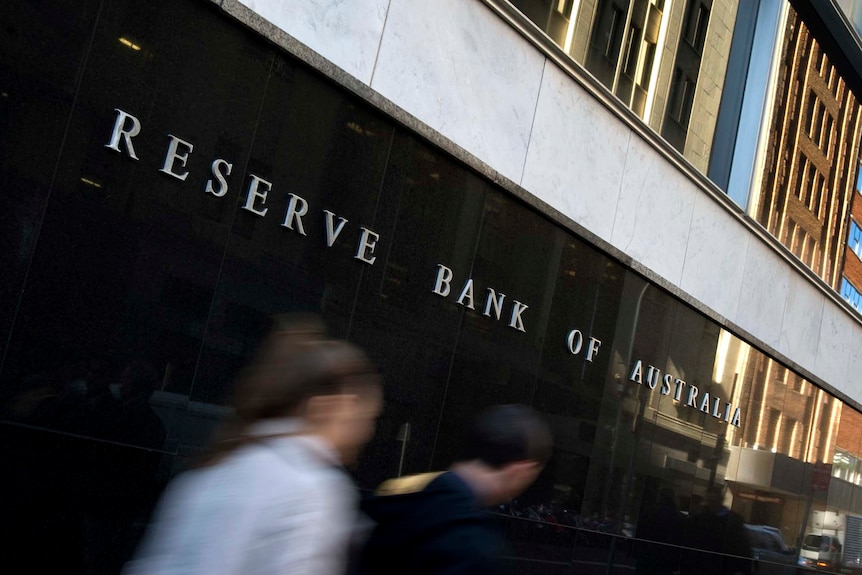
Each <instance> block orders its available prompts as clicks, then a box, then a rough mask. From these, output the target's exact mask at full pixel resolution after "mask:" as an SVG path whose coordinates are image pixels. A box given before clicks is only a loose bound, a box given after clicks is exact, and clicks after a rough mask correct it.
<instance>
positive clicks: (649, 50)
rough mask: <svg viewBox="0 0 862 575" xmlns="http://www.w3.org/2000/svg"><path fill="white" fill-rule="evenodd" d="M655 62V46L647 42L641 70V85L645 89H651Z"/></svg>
mask: <svg viewBox="0 0 862 575" xmlns="http://www.w3.org/2000/svg"><path fill="white" fill-rule="evenodd" d="M654 62H655V44H653V43H652V42H647V44H646V48H645V49H644V65H643V69H641V77H640V80H639V82H638V83H639V84H640V85H641V86H643V87H645V88H647V87H649V82H650V77H651V76H652V66H653V63H654Z"/></svg>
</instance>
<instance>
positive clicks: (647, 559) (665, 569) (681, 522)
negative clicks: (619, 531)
mask: <svg viewBox="0 0 862 575" xmlns="http://www.w3.org/2000/svg"><path fill="white" fill-rule="evenodd" d="M684 532H685V515H683V514H682V513H681V512H680V510H679V509H678V508H677V505H676V493H675V492H674V490H673V489H671V488H670V487H664V488H662V489H661V490H659V493H658V503H656V504H655V505H654V506H652V507H650V508H649V509H647V510H646V511H645V512H644V515H643V517H641V519H640V521H638V526H637V531H636V533H635V537H636V538H637V539H638V540H639V541H637V570H636V573H637V574H638V575H671V574H672V573H675V572H676V571H677V570H678V569H679V558H680V549H679V547H680V545H682V541H683V536H684ZM651 541H655V543H649V542H651Z"/></svg>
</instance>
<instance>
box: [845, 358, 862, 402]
mask: <svg viewBox="0 0 862 575" xmlns="http://www.w3.org/2000/svg"><path fill="white" fill-rule="evenodd" d="M849 355H850V357H849V358H848V361H847V374H846V375H845V376H844V385H842V386H841V389H842V390H843V391H844V393H846V394H847V395H849V396H850V397H853V398H857V399H858V398H860V397H862V345H854V346H851V348H850V354H849Z"/></svg>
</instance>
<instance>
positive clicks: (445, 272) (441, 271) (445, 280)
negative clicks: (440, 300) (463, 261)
mask: <svg viewBox="0 0 862 575" xmlns="http://www.w3.org/2000/svg"><path fill="white" fill-rule="evenodd" d="M454 275H455V274H453V273H452V270H450V269H449V268H447V267H446V266H444V265H443V264H437V281H436V282H435V283H434V289H432V290H431V291H433V292H434V293H436V294H437V295H439V296H441V297H446V296H447V295H449V282H450V281H452V277H453V276H454Z"/></svg>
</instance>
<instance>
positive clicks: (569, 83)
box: [521, 63, 631, 241]
mask: <svg viewBox="0 0 862 575" xmlns="http://www.w3.org/2000/svg"><path fill="white" fill-rule="evenodd" d="M629 138H631V131H630V130H629V129H628V128H627V127H626V126H625V125H624V124H622V123H620V122H617V121H616V119H615V118H614V117H613V115H612V114H611V113H610V112H609V111H608V110H607V109H606V108H605V107H604V106H602V105H601V104H599V103H598V102H597V101H596V100H595V98H592V97H591V96H590V95H589V94H588V93H587V92H585V91H584V90H583V89H581V88H580V86H578V85H577V84H576V83H575V81H574V80H572V78H571V77H570V76H568V75H567V74H565V73H564V72H563V71H562V70H560V69H559V68H558V67H557V66H554V65H553V64H550V63H548V64H547V65H546V66H545V74H544V76H543V78H542V88H541V91H540V92H539V103H538V105H537V107H536V117H535V120H534V121H533V129H532V133H531V137H530V146H529V151H528V152H527V161H526V164H525V167H524V176H523V178H522V180H521V185H522V186H523V187H524V188H525V189H527V190H529V191H530V192H532V193H533V194H535V195H536V196H538V197H539V198H541V199H542V200H544V201H546V202H548V203H549V204H551V205H553V206H555V207H556V208H557V209H558V210H560V211H561V212H562V213H564V214H565V215H566V216H567V217H569V218H571V219H572V220H574V221H576V222H577V223H579V224H581V225H582V226H584V227H586V228H587V229H589V230H591V231H592V232H593V233H594V234H596V235H598V236H599V237H600V238H602V239H603V240H605V241H610V239H611V232H612V231H613V225H614V216H615V214H616V211H617V202H618V201H619V195H620V188H621V187H622V180H623V167H624V165H625V158H626V150H627V148H628V143H629Z"/></svg>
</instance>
